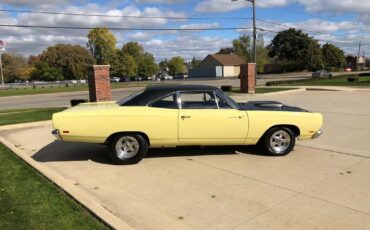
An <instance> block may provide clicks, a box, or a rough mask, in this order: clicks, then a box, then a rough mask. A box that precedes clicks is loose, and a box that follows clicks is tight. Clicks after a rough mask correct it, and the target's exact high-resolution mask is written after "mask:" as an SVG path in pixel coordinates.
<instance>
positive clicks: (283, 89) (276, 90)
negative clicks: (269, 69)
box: [225, 87, 297, 94]
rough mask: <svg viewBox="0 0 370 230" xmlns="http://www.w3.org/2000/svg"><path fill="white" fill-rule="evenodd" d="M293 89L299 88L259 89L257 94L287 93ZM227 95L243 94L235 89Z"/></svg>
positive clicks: (238, 89)
mask: <svg viewBox="0 0 370 230" xmlns="http://www.w3.org/2000/svg"><path fill="white" fill-rule="evenodd" d="M292 89H297V88H275V87H274V88H272V87H257V88H256V93H273V92H279V91H287V90H292ZM225 93H230V94H234V93H241V92H240V88H234V87H233V89H232V91H231V92H225Z"/></svg>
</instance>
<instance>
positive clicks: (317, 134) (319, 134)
mask: <svg viewBox="0 0 370 230" xmlns="http://www.w3.org/2000/svg"><path fill="white" fill-rule="evenodd" d="M322 134H323V131H322V130H319V131H317V132H315V134H314V135H312V139H314V138H318V137H319V136H321V135H322Z"/></svg>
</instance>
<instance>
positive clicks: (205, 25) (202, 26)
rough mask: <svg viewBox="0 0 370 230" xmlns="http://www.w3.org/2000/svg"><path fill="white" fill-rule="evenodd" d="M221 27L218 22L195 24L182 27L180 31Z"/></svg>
mask: <svg viewBox="0 0 370 230" xmlns="http://www.w3.org/2000/svg"><path fill="white" fill-rule="evenodd" d="M218 27H220V24H219V23H218V22H214V23H194V24H186V25H181V26H180V29H214V28H218Z"/></svg>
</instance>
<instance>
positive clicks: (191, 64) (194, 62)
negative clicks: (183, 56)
mask: <svg viewBox="0 0 370 230" xmlns="http://www.w3.org/2000/svg"><path fill="white" fill-rule="evenodd" d="M200 63H201V60H198V59H195V57H193V59H191V61H190V62H189V63H188V66H189V67H191V68H196V67H197V66H198V65H199V64H200Z"/></svg>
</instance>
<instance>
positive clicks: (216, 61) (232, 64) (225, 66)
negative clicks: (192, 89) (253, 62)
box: [189, 54, 246, 78]
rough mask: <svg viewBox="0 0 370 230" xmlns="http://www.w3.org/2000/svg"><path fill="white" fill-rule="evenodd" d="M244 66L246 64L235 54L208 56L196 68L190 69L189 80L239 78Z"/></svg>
mask: <svg viewBox="0 0 370 230" xmlns="http://www.w3.org/2000/svg"><path fill="white" fill-rule="evenodd" d="M243 64H246V62H245V61H244V60H243V59H242V58H240V57H239V56H238V55H235V54H213V55H208V56H207V57H206V58H204V59H203V61H201V62H200V63H199V65H198V66H197V67H196V68H193V69H189V78H197V77H199V78H200V77H238V76H239V73H240V65H243Z"/></svg>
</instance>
